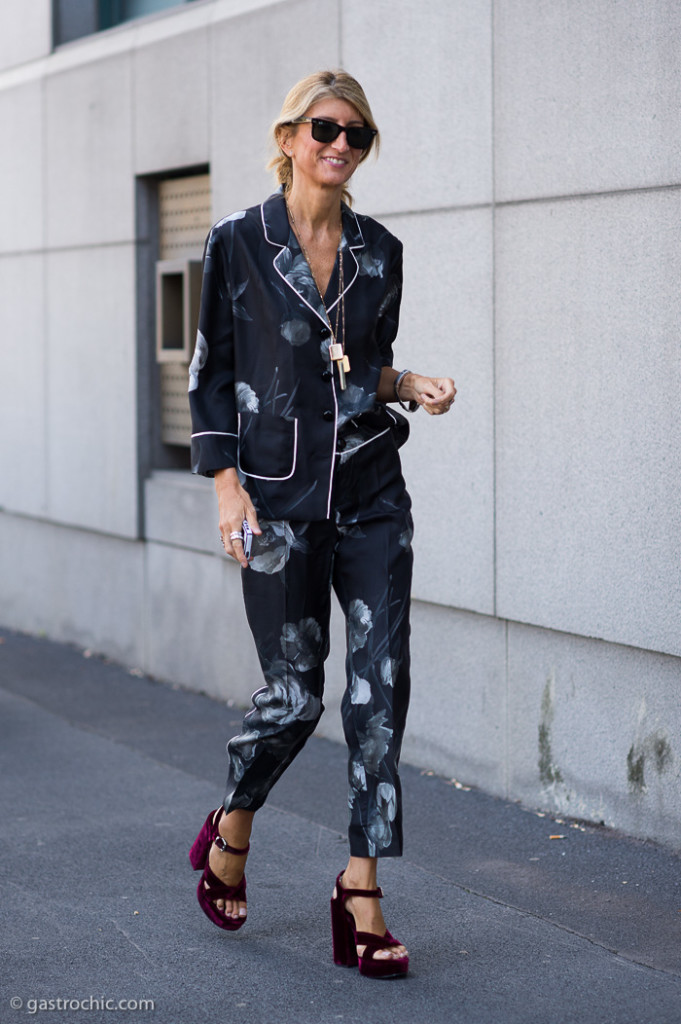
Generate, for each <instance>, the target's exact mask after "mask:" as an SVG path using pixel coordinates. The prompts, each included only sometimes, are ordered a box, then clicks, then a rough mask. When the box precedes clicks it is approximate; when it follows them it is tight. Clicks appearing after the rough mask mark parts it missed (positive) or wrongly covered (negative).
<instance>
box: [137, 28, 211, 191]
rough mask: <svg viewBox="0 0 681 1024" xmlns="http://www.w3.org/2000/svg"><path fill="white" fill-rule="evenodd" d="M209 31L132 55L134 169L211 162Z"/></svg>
mask: <svg viewBox="0 0 681 1024" xmlns="http://www.w3.org/2000/svg"><path fill="white" fill-rule="evenodd" d="M208 79H209V68H208V32H207V31H206V30H205V29H204V30H202V31H200V32H191V33H187V34H186V35H181V36H175V37H174V38H172V39H168V40H165V41H164V42H162V43H156V44H155V45H152V46H145V47H143V48H141V49H138V50H136V51H135V53H134V106H133V110H134V115H133V116H134V119H135V127H134V131H135V149H134V153H135V171H136V173H137V174H149V173H152V172H154V171H165V170H167V169H168V168H173V167H188V166H190V165H192V164H200V163H207V162H208V156H209V148H208V136H209V111H210V108H211V98H210V97H209V95H208Z"/></svg>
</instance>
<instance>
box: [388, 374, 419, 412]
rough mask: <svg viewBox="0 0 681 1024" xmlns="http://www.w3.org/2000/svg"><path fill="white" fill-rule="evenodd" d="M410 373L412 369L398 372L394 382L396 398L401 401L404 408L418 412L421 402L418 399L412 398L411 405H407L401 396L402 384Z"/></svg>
mask: <svg viewBox="0 0 681 1024" xmlns="http://www.w3.org/2000/svg"><path fill="white" fill-rule="evenodd" d="M408 373H411V370H402V372H401V373H398V374H397V376H396V377H395V381H394V384H393V387H394V388H395V398H396V399H397V401H398V402H399V403H400V405H401V406H402V408H403V409H406V410H407V412H416V410H417V409H418V407H419V403H418V402H417V401H416V399H415V398H412V399H411V401H410V402H409V405H406V404H405V403H404V402H403V401H402V399H401V398H400V384H401V383H402V381H403V380H404V378H405V377H406V376H407V374H408Z"/></svg>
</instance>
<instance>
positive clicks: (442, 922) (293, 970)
mask: <svg viewBox="0 0 681 1024" xmlns="http://www.w3.org/2000/svg"><path fill="white" fill-rule="evenodd" d="M87 654H88V652H83V651H81V650H79V649H77V648H74V647H70V646H66V645H60V644H54V643H51V642H49V641H46V640H40V639H35V638H30V637H26V636H22V635H17V634H14V633H12V632H10V631H8V630H4V631H3V630H0V740H1V746H0V767H1V775H0V779H1V782H0V800H1V807H0V813H1V815H2V824H3V827H2V839H1V842H2V866H1V869H0V885H1V890H2V922H3V926H2V939H1V944H2V980H1V986H0V988H1V994H0V1022H2V1024H5V1022H19V1021H20V1020H23V1019H25V1018H26V1017H35V1018H39V1019H40V1018H43V1019H44V1015H45V1014H47V1015H48V1016H47V1019H48V1020H50V1021H52V1022H53V1024H56V1021H63V1022H66V1021H68V1022H78V1024H84V1022H86V1021H89V1022H94V1021H108V1022H109V1024H110V1022H111V1021H112V1020H116V1019H121V1018H122V1019H128V1020H150V1021H154V1022H155V1024H203V1022H210V1024H232V1022H234V1024H265V1022H270V1021H273V1022H277V1024H289V1022H290V1024H336V1022H340V1024H421V1022H423V1024H572V1022H574V1024H577V1022H579V1024H637V1022H640V1024H681V872H680V870H679V869H680V867H681V858H680V857H679V856H678V855H676V854H674V853H673V852H670V851H668V850H665V849H663V848H661V847H658V846H656V845H655V844H652V843H643V842H639V841H636V840H633V839H630V838H628V837H626V836H622V835H618V834H615V833H613V832H611V831H608V830H606V829H604V828H602V827H598V826H596V825H586V826H585V825H584V824H583V823H582V824H579V823H575V822H569V821H559V820H556V819H552V818H551V817H550V816H548V815H546V816H539V815H537V814H536V813H534V812H533V811H532V810H529V809H525V808H522V807H520V806H518V805H516V804H511V803H507V802H504V801H502V800H497V799H494V798H492V797H489V796H486V795H485V794H483V793H480V792H477V791H476V790H475V789H470V790H468V789H460V788H457V787H456V785H454V784H453V783H452V781H451V780H449V781H448V780H446V779H442V778H438V777H436V776H434V775H431V774H428V773H423V772H420V771H418V770H417V769H414V768H410V767H408V766H405V767H404V772H403V785H404V794H405V834H406V850H405V856H404V858H402V859H401V860H392V861H388V862H385V864H384V865H382V870H381V882H382V884H383V887H384V890H385V893H386V899H385V901H384V910H385V913H386V918H387V920H388V923H389V927H390V929H391V931H392V932H393V934H395V935H397V936H399V937H400V939H402V941H404V942H405V943H406V944H407V945H408V947H409V950H410V953H411V968H410V974H409V977H408V978H407V979H405V980H398V981H372V980H370V979H365V978H362V977H360V975H359V974H358V972H357V971H356V970H346V969H343V968H338V967H336V966H334V964H333V962H332V959H331V940H330V930H329V920H328V899H329V896H330V893H331V889H332V886H333V880H334V878H335V875H336V874H337V872H338V871H339V870H340V869H341V868H342V867H343V864H344V858H345V856H346V852H345V851H346V848H345V836H344V831H345V823H346V786H345V754H344V751H343V749H342V748H341V747H340V746H338V745H336V744H334V743H330V742H327V741H325V740H322V739H319V738H316V737H315V738H313V739H312V740H311V741H310V742H309V743H308V745H307V746H306V748H305V749H304V751H303V752H302V753H301V755H300V756H299V758H298V759H297V761H296V762H295V763H294V765H293V766H292V767H291V769H290V770H289V771H288V772H287V774H286V775H285V776H284V778H283V779H282V780H281V781H280V782H279V783H278V784H277V786H276V787H275V789H274V791H273V792H272V795H271V798H270V802H269V803H268V804H267V806H266V807H265V808H263V809H262V811H260V812H259V813H258V815H257V816H256V823H255V828H254V834H253V840H252V853H251V856H250V858H249V862H248V870H247V874H248V890H249V918H248V923H247V924H246V926H245V927H244V928H243V929H242V930H241V931H239V932H238V933H235V934H229V933H226V932H222V931H220V930H219V929H217V928H215V927H214V926H213V925H211V923H210V922H209V921H208V920H207V918H205V917H204V916H203V914H202V913H201V911H200V910H199V907H198V904H197V903H196V900H195V886H196V882H197V880H198V875H197V876H195V875H194V874H193V872H192V871H191V869H190V866H189V861H188V859H187V853H188V850H189V847H190V845H191V843H192V841H193V839H194V837H195V835H196V833H197V832H198V830H199V827H200V825H201V824H202V822H203V820H204V818H205V816H206V814H207V813H208V811H209V810H210V809H211V808H213V807H215V806H217V805H218V804H219V802H220V799H221V796H222V786H223V776H224V762H225V756H224V744H225V740H226V738H228V737H229V736H230V735H231V734H232V733H233V732H234V731H235V729H236V728H238V725H239V721H240V712H239V711H238V709H235V708H230V707H227V706H225V705H224V704H221V703H219V702H216V701H214V700H211V699H209V698H207V697H204V696H202V695H199V694H194V693H190V692H188V691H185V690H182V689H180V688H174V687H171V686H168V685H164V684H161V683H157V682H155V681H153V680H151V679H148V678H140V677H137V676H134V675H132V674H131V673H130V672H129V671H128V670H127V669H125V668H123V667H121V666H118V665H114V664H110V663H108V662H106V661H105V660H102V659H100V658H97V657H89V656H87ZM255 685H258V683H257V681H255ZM556 835H561V836H564V838H562V839H552V838H551V837H552V836H556ZM104 1000H108V1001H109V1006H110V1007H113V1006H115V1005H116V1004H118V1003H119V1001H130V1002H129V1004H128V1006H129V1008H128V1009H123V1008H122V1007H121V1008H120V1009H118V1010H117V1011H116V1012H114V1011H113V1010H112V1009H109V1010H105V1009H103V1008H100V1006H102V1007H103V1005H104ZM142 1000H151V1001H153V1004H154V1008H153V1010H152V1009H151V1008H145V1009H143V1008H139V1007H138V1008H137V1009H135V1008H134V1005H135V1002H136V1001H142ZM49 1001H52V1005H51V1006H50V1002H49ZM76 1001H77V1002H78V1003H79V1004H80V1005H79V1006H78V1007H77V1008H76V1006H75V1003H76ZM65 1005H66V1006H67V1008H66V1009H64V1006H65ZM15 1007H16V1008H15Z"/></svg>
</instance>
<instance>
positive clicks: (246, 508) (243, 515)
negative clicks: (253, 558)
mask: <svg viewBox="0 0 681 1024" xmlns="http://www.w3.org/2000/svg"><path fill="white" fill-rule="evenodd" d="M215 490H216V492H217V496H218V504H219V507H220V537H221V538H222V543H223V545H224V548H225V551H226V552H227V554H228V555H230V556H231V557H232V558H234V559H236V561H237V562H238V563H239V565H241V566H243V568H244V569H247V568H248V559H247V558H246V556H245V555H244V545H243V541H241V540H239V538H238V537H235V538H234V540H232V539H231V537H230V534H232V533H237V532H238V533H242V531H243V522H244V519H247V520H248V525H249V526H250V528H251V529H252V530H253V533H255V534H261V533H262V530H261V529H260V526H259V525H258V516H257V515H256V511H255V509H254V508H253V502H252V501H251V499H250V496H249V494H248V491H247V490H245V489H244V488H243V487H242V486H241V484H240V482H239V477H238V476H237V472H236V470H235V469H221V470H218V472H217V473H216V474H215Z"/></svg>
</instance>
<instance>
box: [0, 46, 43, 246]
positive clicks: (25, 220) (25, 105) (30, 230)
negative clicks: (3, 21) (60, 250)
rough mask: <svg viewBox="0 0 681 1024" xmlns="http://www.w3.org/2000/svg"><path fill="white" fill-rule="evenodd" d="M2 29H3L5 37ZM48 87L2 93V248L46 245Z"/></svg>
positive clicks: (35, 83)
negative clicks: (45, 115) (45, 91)
mask: <svg viewBox="0 0 681 1024" xmlns="http://www.w3.org/2000/svg"><path fill="white" fill-rule="evenodd" d="M1 36H2V29H0V38H1ZM42 94H43V90H42V85H41V83H40V82H38V81H33V82H29V83H28V84H27V85H24V86H18V87H16V88H14V89H5V90H2V91H0V139H2V160H0V195H2V196H6V197H11V202H5V203H3V209H2V217H1V218H0V252H25V251H26V250H29V249H30V250H36V249H41V248H42V246H43V244H44V238H43V178H44V171H43V132H44V125H43V95H42Z"/></svg>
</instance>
